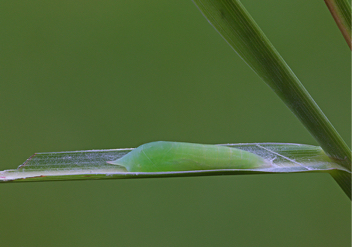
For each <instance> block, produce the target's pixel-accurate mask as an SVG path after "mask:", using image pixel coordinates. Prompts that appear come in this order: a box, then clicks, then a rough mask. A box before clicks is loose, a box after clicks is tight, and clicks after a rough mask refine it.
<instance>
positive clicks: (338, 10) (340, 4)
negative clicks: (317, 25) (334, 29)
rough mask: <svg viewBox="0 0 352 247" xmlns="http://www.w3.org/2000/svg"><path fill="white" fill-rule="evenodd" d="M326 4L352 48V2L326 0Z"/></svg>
mask: <svg viewBox="0 0 352 247" xmlns="http://www.w3.org/2000/svg"><path fill="white" fill-rule="evenodd" d="M325 4H326V6H327V7H328V9H329V11H330V13H331V15H332V17H333V18H334V20H335V22H336V24H337V26H338V28H339V29H340V31H341V33H342V35H343V37H344V38H345V40H346V42H347V45H348V46H349V47H350V49H351V50H352V43H351V2H350V1H348V0H325Z"/></svg>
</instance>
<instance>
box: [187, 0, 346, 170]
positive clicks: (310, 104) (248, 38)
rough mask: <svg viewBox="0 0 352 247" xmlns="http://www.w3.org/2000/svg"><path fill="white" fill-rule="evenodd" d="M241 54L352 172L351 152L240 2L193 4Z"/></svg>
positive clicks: (200, 0) (199, 1)
mask: <svg viewBox="0 0 352 247" xmlns="http://www.w3.org/2000/svg"><path fill="white" fill-rule="evenodd" d="M193 1H194V3H195V4H196V5H197V6H198V8H199V10H200V11H201V12H202V13H203V15H204V16H205V18H206V19H208V21H209V22H210V24H211V25H213V27H214V28H215V29H216V30H217V31H218V32H219V33H220V35H221V36H222V37H223V38H224V39H225V40H226V41H227V42H228V44H229V45H230V46H231V47H232V48H233V49H234V50H235V51H236V52H237V54H238V55H239V56H240V57H241V58H242V59H243V60H244V61H245V62H246V63H247V64H248V65H249V66H250V67H251V68H252V69H253V70H254V71H255V72H256V73H257V74H258V75H259V77H261V78H262V79H263V80H264V81H265V82H266V83H267V84H268V86H269V87H271V89H272V90H273V91H274V92H275V93H276V94H277V95H278V96H279V97H280V98H281V100H282V101H283V102H284V103H285V104H286V105H287V106H288V107H289V108H290V110H291V111H292V112H293V113H294V114H295V115H296V117H297V118H298V119H299V120H300V121H301V122H302V123H303V125H304V126H305V127H306V128H307V129H308V131H309V132H310V133H311V134H312V135H313V137H314V138H315V139H316V140H317V141H318V143H319V144H320V145H321V147H322V148H323V150H324V151H325V152H326V154H327V155H328V156H329V157H330V158H331V159H332V160H333V161H334V162H336V163H338V164H340V165H342V166H343V167H345V168H347V169H348V170H351V150H350V149H349V147H348V146H347V145H346V143H345V142H344V140H343V139H342V138H341V136H340V135H339V134H338V132H337V131H336V130H335V128H334V127H333V126H332V124H331V123H330V121H329V120H328V119H327V117H326V116H325V115H324V113H323V112H322V110H321V109H320V108H319V107H318V105H317V104H316V103H315V101H314V100H313V98H312V97H311V96H310V95H309V93H308V91H307V90H306V89H305V88H304V86H303V85H302V83H301V82H300V81H299V79H298V78H297V77H296V75H295V74H294V73H293V72H292V70H291V69H290V67H289V66H288V65H287V64H286V62H285V61H284V60H283V59H282V57H281V56H280V54H279V53H278V52H277V50H276V49H275V48H274V46H273V45H272V44H271V42H270V41H269V40H268V38H267V37H266V36H265V34H264V33H263V31H262V30H261V29H260V28H259V26H258V25H257V24H256V23H255V21H254V20H253V18H252V17H251V16H250V14H249V13H248V12H247V10H246V9H245V8H244V6H243V5H242V4H241V2H240V1H238V0H193Z"/></svg>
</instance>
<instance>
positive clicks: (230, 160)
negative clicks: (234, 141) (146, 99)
mask: <svg viewBox="0 0 352 247" xmlns="http://www.w3.org/2000/svg"><path fill="white" fill-rule="evenodd" d="M108 163H109V164H114V165H120V166H124V167H126V169H127V170H128V171H129V172H168V171H169V172H170V171H192V170H212V169H254V168H266V167H270V166H271V165H270V163H269V162H268V161H266V160H265V159H263V158H262V157H260V156H258V155H256V154H253V153H250V152H247V151H244V150H240V149H237V148H233V147H226V146H220V145H210V144H195V143H184V142H166V141H158V142H150V143H146V144H143V145H141V146H139V147H138V148H135V149H133V150H132V151H131V152H129V153H128V154H126V155H125V156H123V157H121V158H119V159H117V160H114V161H108Z"/></svg>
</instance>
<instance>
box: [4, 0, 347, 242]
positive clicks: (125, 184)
mask: <svg viewBox="0 0 352 247" xmlns="http://www.w3.org/2000/svg"><path fill="white" fill-rule="evenodd" d="M242 3H243V4H244V5H245V6H246V8H247V9H248V11H249V12H250V13H251V14H252V16H253V17H254V19H255V20H256V21H257V23H258V24H259V25H260V26H261V28H262V29H263V31H264V32H265V33H266V34H267V36H268V37H269V39H270V40H271V41H272V43H273V44H274V45H275V47H276V48H277V49H278V51H279V52H280V53H281V55H282V56H283V57H284V59H286V61H287V62H288V64H289V65H290V66H291V68H292V69H293V71H294V72H295V73H296V74H297V76H298V77H299V78H300V79H301V81H302V82H303V84H304V85H305V86H306V88H307V89H308V91H309V92H310V93H311V95H312V96H313V98H314V99H315V100H316V102H317V103H318V104H319V106H320V107H321V108H322V110H323V111H324V112H325V114H326V115H327V116H328V118H329V119H330V121H331V122H332V123H333V124H334V126H335V127H336V129H337V130H338V131H339V132H340V134H341V135H342V137H343V138H344V139H345V141H346V142H347V143H348V144H350V141H351V140H350V136H351V107H350V105H351V96H350V92H351V85H350V79H351V78H350V66H351V63H350V51H349V49H348V47H347V45H346V43H345V41H344V39H343V38H342V35H341V34H340V32H339V30H338V28H337V27H336V24H335V23H334V21H333V19H332V17H331V16H330V14H329V11H328V9H327V8H326V6H325V4H324V3H323V1H317V0H316V1H305V0H296V1H289V0H285V1H277V0H267V1H250V0H243V1H242ZM0 23H1V25H0V44H1V46H0V54H1V57H0V74H1V84H0V94H1V97H0V115H1V119H0V136H1V138H0V155H1V162H0V170H4V169H12V168H15V167H17V166H18V165H20V164H21V163H23V162H24V161H25V160H26V159H27V158H28V157H29V156H30V155H32V154H33V153H35V152H50V151H68V150H84V149H104V148H123V147H136V146H138V145H140V144H143V143H146V142H151V141H156V140H168V141H185V142H195V143H239V142H293V143H305V144H313V145H316V144H317V143H316V142H315V140H314V139H313V138H312V137H311V136H310V134H309V133H308V132H307V131H306V130H305V129H304V127H303V126H302V125H301V124H300V122H299V121H298V120H297V119H296V118H295V117H294V116H293V114H292V113H291V112H290V111H289V110H288V109H287V108H286V106H285V105H284V104H283V103H282V102H281V101H280V100H279V99H278V97H277V96H276V95H275V94H274V93H273V92H272V91H271V90H270V89H269V87H268V86H266V85H265V84H264V83H263V82H262V81H261V80H260V79H259V78H258V77H257V76H256V75H255V74H254V72H252V70H251V69H250V68H249V67H247V66H246V64H245V63H244V62H243V61H242V60H241V59H240V58H239V57H238V56H237V55H236V54H235V52H233V51H232V50H231V48H230V47H229V46H228V45H227V44H226V42H225V41H224V40H222V38H221V37H220V36H219V35H218V33H217V32H216V31H215V30H214V29H213V28H212V27H211V26H210V25H209V24H208V22H207V21H206V20H205V19H204V17H203V16H202V15H201V13H200V12H199V11H198V9H197V8H196V6H195V5H194V4H193V3H192V2H191V0H184V1H174V0H172V1H163V0H151V1H115V0H114V1H113V0H103V1H91V0H86V1H68V0H61V1H55V0H54V1H43V0H37V1H36V0H33V1H23V0H22V1H16V0H15V1H14V0H11V1H9V0H4V1H2V2H1V4H0ZM350 206H351V203H350V201H349V199H348V198H347V197H346V195H345V194H344V193H343V191H342V190H341V189H340V188H339V187H338V185H337V184H336V183H335V182H334V181H333V179H332V178H331V177H330V176H329V175H327V174H289V175H265V176H264V175H251V176H223V177H221V176H218V177H196V178H167V179H140V180H137V179H136V180H104V181H73V182H45V183H44V182H43V183H17V184H13V183H8V184H0V212H1V226H0V244H1V246H117V245H118V246H335V247H336V246H350V245H351V240H350V237H351V236H350V234H351V226H350V217H351V211H350Z"/></svg>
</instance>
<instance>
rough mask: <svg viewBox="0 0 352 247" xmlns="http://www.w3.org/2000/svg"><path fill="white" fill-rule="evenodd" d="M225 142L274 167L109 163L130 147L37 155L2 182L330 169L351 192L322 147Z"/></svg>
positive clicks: (340, 169) (1, 176)
mask: <svg viewBox="0 0 352 247" xmlns="http://www.w3.org/2000/svg"><path fill="white" fill-rule="evenodd" d="M223 145H226V146H229V147H235V148H238V149H242V150H245V151H248V152H251V153H254V154H256V155H258V156H260V157H262V158H264V159H266V160H268V161H270V162H271V163H272V165H273V166H272V167H270V168H261V169H218V170H197V171H181V172H127V170H126V169H125V168H124V167H121V166H116V165H111V164H108V163H106V162H107V161H110V160H114V159H118V158H120V157H122V156H124V155H125V154H127V153H129V152H130V151H131V150H132V149H131V148H129V149H110V150H88V151H87V150H85V151H73V152H72V151H71V152H51V153H37V154H34V155H33V156H31V157H30V158H29V159H27V161H26V162H24V163H23V164H22V165H20V166H19V167H18V168H17V169H14V170H5V171H0V182H27V181H28V182H30V181H54V180H86V179H125V178H152V177H188V176H214V175H242V174H277V173H291V172H294V173H296V172H327V173H330V174H332V176H333V177H334V178H335V180H337V182H339V184H340V186H341V187H342V188H343V189H344V191H345V192H346V194H348V195H350V194H351V193H350V185H351V183H350V179H348V177H349V178H351V172H349V171H348V170H347V169H345V168H344V167H342V166H340V165H338V164H336V163H334V162H332V161H331V160H330V159H329V158H328V157H327V155H326V154H325V153H324V151H323V150H322V149H321V148H320V147H317V146H311V145H303V144H288V143H246V144H223ZM348 184H349V191H348Z"/></svg>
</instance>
